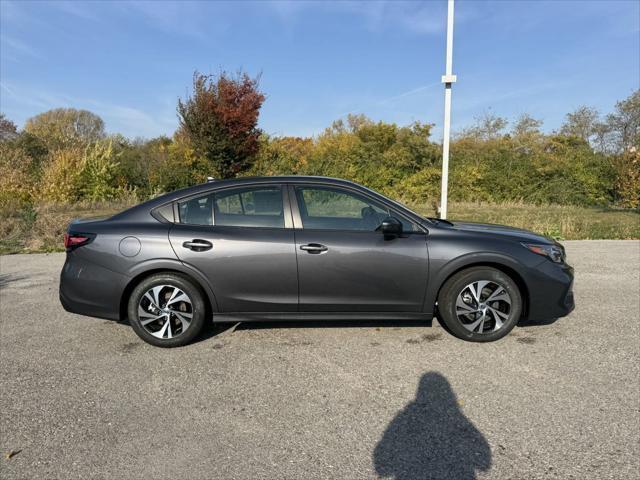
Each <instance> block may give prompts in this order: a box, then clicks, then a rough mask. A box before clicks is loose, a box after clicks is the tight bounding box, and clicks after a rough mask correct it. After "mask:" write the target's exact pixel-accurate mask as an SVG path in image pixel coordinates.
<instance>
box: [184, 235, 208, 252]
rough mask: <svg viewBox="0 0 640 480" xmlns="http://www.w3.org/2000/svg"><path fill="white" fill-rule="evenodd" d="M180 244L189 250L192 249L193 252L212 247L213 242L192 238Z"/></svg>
mask: <svg viewBox="0 0 640 480" xmlns="http://www.w3.org/2000/svg"><path fill="white" fill-rule="evenodd" d="M182 246H183V247H184V248H188V249H189V250H193V251H194V252H204V251H206V250H211V249H212V248H213V244H212V243H211V242H208V241H206V240H200V239H198V238H194V239H193V240H191V241H190V242H184V243H183V244H182Z"/></svg>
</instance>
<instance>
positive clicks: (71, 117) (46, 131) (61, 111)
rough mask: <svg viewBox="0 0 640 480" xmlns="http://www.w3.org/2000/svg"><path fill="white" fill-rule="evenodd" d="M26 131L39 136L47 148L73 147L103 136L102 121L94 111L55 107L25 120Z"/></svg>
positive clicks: (94, 140)
mask: <svg viewBox="0 0 640 480" xmlns="http://www.w3.org/2000/svg"><path fill="white" fill-rule="evenodd" d="M24 129H25V131H26V132H28V133H31V134H33V135H35V136H36V137H38V138H40V139H41V140H42V141H43V142H45V144H46V145H47V147H48V148H49V150H55V149H58V148H75V147H78V146H84V145H87V144H89V143H93V142H96V141H98V140H101V139H102V138H104V137H105V132H104V122H103V121H102V119H101V118H100V117H99V116H98V115H96V114H95V113H91V112H89V111H87V110H76V109H75V108H56V109H55V110H49V111H48V112H44V113H41V114H39V115H36V116H35V117H32V118H30V119H28V120H27V123H26V124H25V126H24Z"/></svg>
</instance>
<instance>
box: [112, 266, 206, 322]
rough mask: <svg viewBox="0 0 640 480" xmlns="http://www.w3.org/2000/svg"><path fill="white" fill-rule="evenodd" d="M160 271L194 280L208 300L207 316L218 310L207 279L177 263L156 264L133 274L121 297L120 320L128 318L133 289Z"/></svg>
mask: <svg viewBox="0 0 640 480" xmlns="http://www.w3.org/2000/svg"><path fill="white" fill-rule="evenodd" d="M159 273H173V274H177V275H180V276H182V277H186V278H187V279H188V280H190V281H191V282H193V284H194V285H195V286H196V287H198V288H199V289H200V291H201V293H202V294H203V296H204V298H205V299H206V300H207V302H206V305H207V308H208V311H207V316H209V317H211V314H213V313H215V312H217V311H218V306H217V302H216V298H215V295H214V294H213V292H212V291H211V288H210V287H209V286H208V285H207V284H206V281H205V280H204V279H202V278H199V277H200V275H198V274H197V273H195V272H190V271H189V270H188V269H187V268H184V267H182V268H180V267H179V266H176V265H167V266H164V265H163V266H156V267H155V268H149V269H145V270H142V271H138V272H136V273H135V274H134V276H132V277H131V278H130V280H129V282H128V283H127V285H126V286H125V288H124V290H123V291H122V295H121V297H120V305H119V314H120V320H121V321H122V320H124V319H125V318H127V305H128V303H129V297H130V296H131V292H132V291H133V289H134V288H135V287H136V286H137V285H138V284H139V283H140V282H141V281H143V280H144V279H145V278H148V277H150V276H151V275H156V274H159Z"/></svg>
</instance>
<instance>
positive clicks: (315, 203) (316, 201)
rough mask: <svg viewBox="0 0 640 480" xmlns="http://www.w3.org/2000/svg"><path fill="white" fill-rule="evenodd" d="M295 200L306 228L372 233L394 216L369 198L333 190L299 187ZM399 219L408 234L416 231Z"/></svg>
mask: <svg viewBox="0 0 640 480" xmlns="http://www.w3.org/2000/svg"><path fill="white" fill-rule="evenodd" d="M296 197H297V199H298V206H299V208H300V216H301V219H302V226H303V228H306V229H316V230H358V231H369V232H373V231H375V230H376V229H377V228H378V227H379V226H380V224H381V223H382V221H383V220H384V219H385V218H386V217H388V216H389V215H391V214H392V213H391V212H390V210H389V209H388V208H387V207H386V206H384V205H382V204H379V203H378V202H375V201H374V200H372V199H370V198H367V197H365V196H363V195H359V194H357V193H354V192H349V191H346V190H342V189H336V188H331V187H312V186H309V187H296ZM399 220H401V221H402V224H403V228H404V230H405V231H406V232H411V231H414V228H415V227H414V225H413V224H411V223H410V222H407V221H405V220H404V219H402V218H400V219H399Z"/></svg>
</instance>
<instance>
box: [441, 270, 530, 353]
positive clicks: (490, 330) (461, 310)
mask: <svg viewBox="0 0 640 480" xmlns="http://www.w3.org/2000/svg"><path fill="white" fill-rule="evenodd" d="M521 313H522V296H521V294H520V290H519V289H518V286H517V285H516V283H515V282H514V281H513V279H512V278H511V277H509V276H508V275H507V274H506V273H504V272H502V271H500V270H497V269H495V268H490V267H474V268H469V269H467V270H463V271H461V272H458V273H456V274H455V275H453V276H452V277H451V278H450V279H449V280H447V281H446V282H445V284H444V286H443V287H442V289H441V290H440V295H439V296H438V315H439V317H440V318H441V319H442V321H443V322H444V323H445V325H446V327H447V328H448V330H449V331H450V332H451V333H452V334H454V335H455V336H456V337H458V338H461V339H463V340H468V341H471V342H490V341H493V340H498V339H499V338H502V337H504V336H505V335H507V334H508V333H509V332H510V331H511V330H513V327H515V326H516V324H517V323H518V320H519V318H520V314H521Z"/></svg>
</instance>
